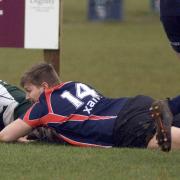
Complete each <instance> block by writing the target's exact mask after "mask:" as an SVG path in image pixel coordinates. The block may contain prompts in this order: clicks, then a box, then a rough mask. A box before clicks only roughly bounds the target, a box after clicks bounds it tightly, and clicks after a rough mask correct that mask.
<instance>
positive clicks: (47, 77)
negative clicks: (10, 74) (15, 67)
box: [20, 63, 60, 87]
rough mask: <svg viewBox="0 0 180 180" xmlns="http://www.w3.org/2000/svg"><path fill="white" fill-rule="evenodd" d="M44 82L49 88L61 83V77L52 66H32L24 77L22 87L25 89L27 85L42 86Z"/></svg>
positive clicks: (41, 64)
mask: <svg viewBox="0 0 180 180" xmlns="http://www.w3.org/2000/svg"><path fill="white" fill-rule="evenodd" d="M43 82H46V83H47V84H48V85H49V87H53V86H55V85H57V84H59V83H60V79H59V76H58V74H57V72H56V71H55V69H54V67H53V66H52V65H51V64H47V63H40V64H36V65H34V66H32V67H31V68H30V69H29V70H28V71H26V72H25V73H24V74H23V75H22V77H21V80H20V85H21V86H22V87H24V85H25V84H27V83H30V84H33V85H35V86H41V85H42V83H43Z"/></svg>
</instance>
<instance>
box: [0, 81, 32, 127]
mask: <svg viewBox="0 0 180 180" xmlns="http://www.w3.org/2000/svg"><path fill="white" fill-rule="evenodd" d="M30 105H31V103H30V102H29V101H27V100H26V97H25V93H24V92H23V91H22V90H21V89H19V88H18V87H16V86H12V85H10V84H8V83H6V82H5V81H2V80H0V129H2V128H4V127H5V126H7V125H8V124H9V123H11V122H12V121H14V120H15V119H16V118H18V117H19V116H21V115H23V114H24V113H25V112H26V110H27V109H28V108H29V107H30Z"/></svg>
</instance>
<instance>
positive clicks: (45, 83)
mask: <svg viewBox="0 0 180 180" xmlns="http://www.w3.org/2000/svg"><path fill="white" fill-rule="evenodd" d="M41 86H42V87H43V88H44V89H47V88H49V85H48V83H47V82H43V83H42V84H41Z"/></svg>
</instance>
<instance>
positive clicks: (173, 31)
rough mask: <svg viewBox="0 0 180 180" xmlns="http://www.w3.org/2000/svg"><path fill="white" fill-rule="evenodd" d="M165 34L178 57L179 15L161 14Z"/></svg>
mask: <svg viewBox="0 0 180 180" xmlns="http://www.w3.org/2000/svg"><path fill="white" fill-rule="evenodd" d="M161 22H162V24H163V27H164V30H165V32H166V35H167V37H168V39H169V41H170V44H171V46H172V48H173V49H174V50H175V52H176V54H177V56H178V58H179V59H180V16H161Z"/></svg>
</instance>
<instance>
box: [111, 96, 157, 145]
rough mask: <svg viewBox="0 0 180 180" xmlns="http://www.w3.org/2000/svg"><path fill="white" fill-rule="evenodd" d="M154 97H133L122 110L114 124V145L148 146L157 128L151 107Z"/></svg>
mask: <svg viewBox="0 0 180 180" xmlns="http://www.w3.org/2000/svg"><path fill="white" fill-rule="evenodd" d="M153 101H154V99H152V98H151V97H148V96H143V95H139V96H136V97H134V98H131V99H130V100H129V101H128V102H127V103H126V104H125V106H124V107H123V109H122V110H121V111H120V113H119V115H118V118H117V120H116V123H115V126H114V134H113V136H114V146H115V147H131V148H133V147H134V148H146V147H147V145H148V143H149V141H150V139H151V138H152V137H153V136H154V135H155V133H156V128H155V123H154V120H153V119H152V117H151V116H150V112H149V108H150V107H151V104H152V102H153Z"/></svg>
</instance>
